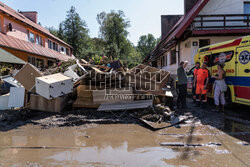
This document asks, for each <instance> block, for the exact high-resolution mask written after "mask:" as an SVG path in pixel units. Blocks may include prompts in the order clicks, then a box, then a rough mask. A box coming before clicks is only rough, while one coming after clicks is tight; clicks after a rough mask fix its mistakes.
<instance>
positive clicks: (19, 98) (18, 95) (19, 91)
mask: <svg viewBox="0 0 250 167" xmlns="http://www.w3.org/2000/svg"><path fill="white" fill-rule="evenodd" d="M24 98H25V89H24V88H23V87H11V88H10V96H9V100H8V107H10V108H16V107H18V108H20V107H23V106H24Z"/></svg>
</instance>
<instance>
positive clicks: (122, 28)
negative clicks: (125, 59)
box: [97, 10, 130, 59]
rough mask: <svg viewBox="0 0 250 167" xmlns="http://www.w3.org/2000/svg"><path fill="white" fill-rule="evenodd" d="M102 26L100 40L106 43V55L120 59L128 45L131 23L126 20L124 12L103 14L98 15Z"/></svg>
mask: <svg viewBox="0 0 250 167" xmlns="http://www.w3.org/2000/svg"><path fill="white" fill-rule="evenodd" d="M97 22H98V23H99V25H100V31H99V32H100V34H99V36H100V38H101V39H103V40H104V41H105V43H106V46H105V48H106V54H107V56H108V57H112V58H113V59H119V58H120V57H121V56H122V54H124V47H126V46H125V45H126V44H127V36H128V31H127V28H128V27H129V26H130V23H129V21H128V20H127V19H126V18H125V14H124V13H123V11H120V10H119V11H117V12H115V11H113V10H112V11H111V12H110V13H105V12H101V13H100V14H98V15H97Z"/></svg>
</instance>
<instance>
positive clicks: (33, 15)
mask: <svg viewBox="0 0 250 167" xmlns="http://www.w3.org/2000/svg"><path fill="white" fill-rule="evenodd" d="M19 13H21V14H22V15H24V16H25V17H27V18H28V19H30V20H31V21H33V22H34V23H36V24H37V12H36V11H27V12H23V11H20V12H19Z"/></svg>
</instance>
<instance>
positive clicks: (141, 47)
mask: <svg viewBox="0 0 250 167" xmlns="http://www.w3.org/2000/svg"><path fill="white" fill-rule="evenodd" d="M156 44H157V39H155V37H154V36H153V35H152V34H148V35H142V36H140V38H139V41H138V44H137V51H138V52H140V53H141V56H142V59H144V58H145V57H146V56H147V55H148V54H149V53H150V52H151V51H152V50H153V49H154V48H155V47H156Z"/></svg>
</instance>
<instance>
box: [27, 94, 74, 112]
mask: <svg viewBox="0 0 250 167" xmlns="http://www.w3.org/2000/svg"><path fill="white" fill-rule="evenodd" d="M68 99H69V98H68V96H67V95H65V96H61V97H57V98H55V99H52V100H48V99H46V98H44V97H42V96H39V95H36V94H31V95H30V109H31V110H38V111H46V112H61V111H62V110H63V109H64V107H65V106H66V104H67V101H68Z"/></svg>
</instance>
